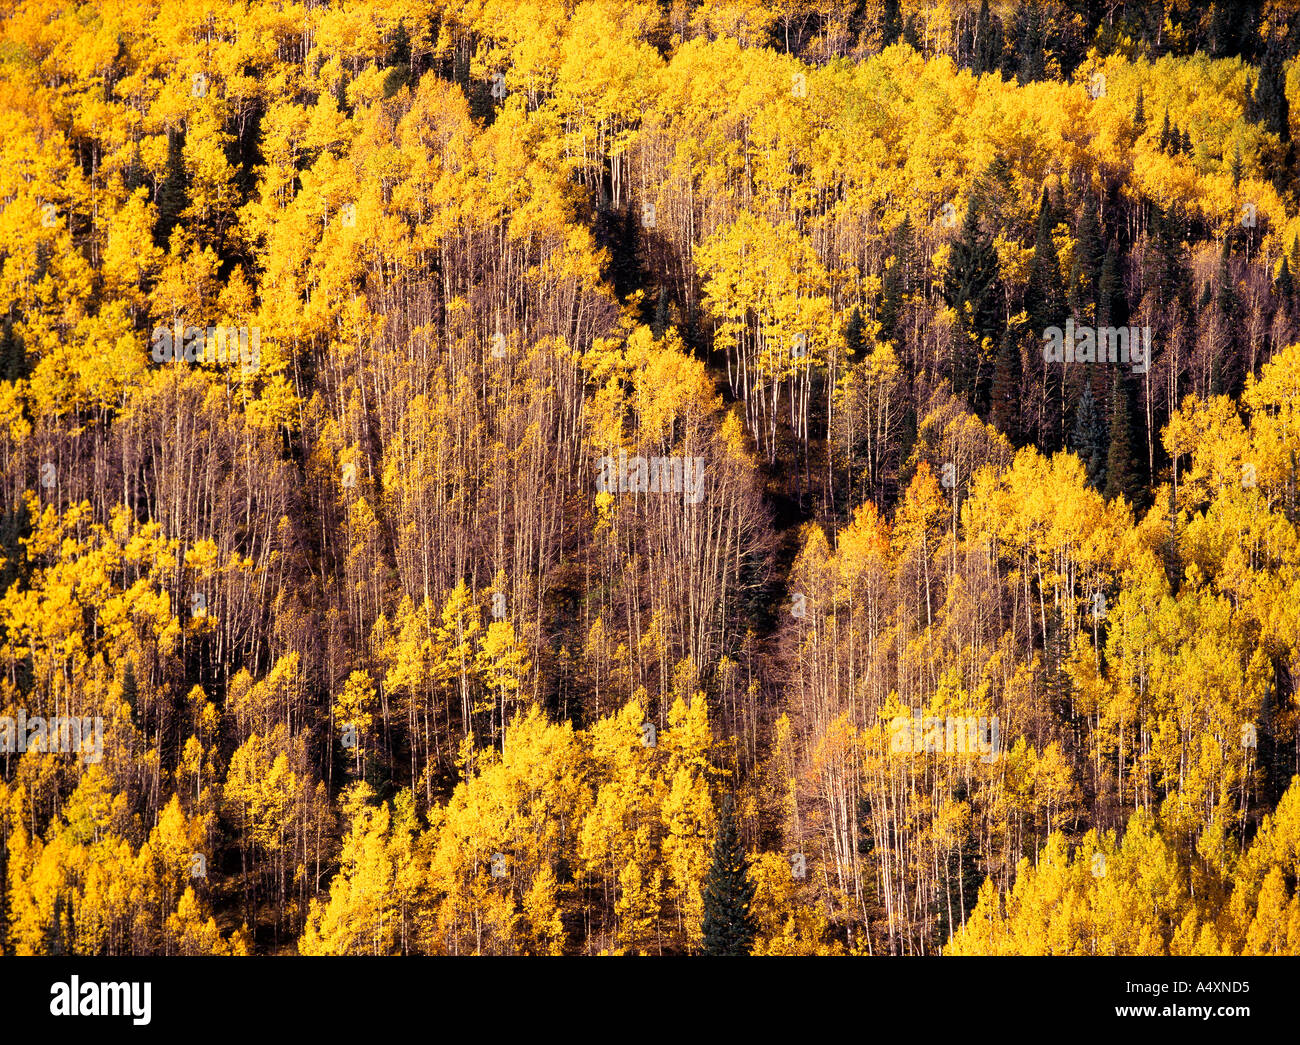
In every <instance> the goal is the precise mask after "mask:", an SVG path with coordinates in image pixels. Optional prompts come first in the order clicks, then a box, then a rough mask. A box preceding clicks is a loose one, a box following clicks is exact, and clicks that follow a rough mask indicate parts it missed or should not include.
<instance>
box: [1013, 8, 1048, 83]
mask: <svg viewBox="0 0 1300 1045" xmlns="http://www.w3.org/2000/svg"><path fill="white" fill-rule="evenodd" d="M1018 30H1019V31H1018V33H1017V36H1018V37H1019V40H1020V45H1019V47H1018V48H1017V53H1018V55H1019V58H1020V63H1019V68H1018V69H1017V71H1016V75H1017V77H1018V78H1019V80H1020V82H1021V83H1022V84H1025V83H1033V82H1034V81H1036V80H1041V79H1043V77H1044V76H1046V75H1047V66H1046V63H1045V60H1044V58H1045V54H1046V47H1047V41H1046V38H1045V34H1044V32H1043V12H1042V11H1041V10H1040V9H1039V8H1038V7H1037V6H1035V5H1034V4H1022V5H1021V7H1020V16H1019V26H1018Z"/></svg>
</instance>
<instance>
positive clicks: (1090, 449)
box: [1070, 382, 1108, 490]
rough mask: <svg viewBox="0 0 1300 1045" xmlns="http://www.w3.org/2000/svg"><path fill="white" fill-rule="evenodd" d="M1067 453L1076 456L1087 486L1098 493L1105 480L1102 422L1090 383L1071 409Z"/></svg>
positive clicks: (1105, 450)
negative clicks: (1086, 478)
mask: <svg viewBox="0 0 1300 1045" xmlns="http://www.w3.org/2000/svg"><path fill="white" fill-rule="evenodd" d="M1070 449H1071V450H1073V451H1074V452H1075V453H1076V454H1078V455H1079V459H1080V460H1081V461H1083V467H1084V469H1085V471H1086V472H1087V476H1088V485H1089V486H1091V487H1092V488H1093V489H1094V490H1100V489H1101V488H1102V486H1103V485H1104V483H1105V478H1106V454H1107V449H1108V448H1107V445H1106V419H1105V418H1104V417H1102V415H1101V410H1100V409H1099V408H1098V405H1097V400H1096V398H1095V397H1094V396H1093V394H1092V384H1091V382H1088V383H1085V384H1084V386H1083V391H1082V392H1081V393H1080V395H1079V402H1078V403H1077V404H1076V406H1075V408H1074V427H1073V428H1072V429H1071V431H1070Z"/></svg>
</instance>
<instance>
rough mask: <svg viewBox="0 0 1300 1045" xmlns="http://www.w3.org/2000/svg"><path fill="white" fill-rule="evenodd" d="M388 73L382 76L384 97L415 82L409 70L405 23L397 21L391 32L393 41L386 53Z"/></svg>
mask: <svg viewBox="0 0 1300 1045" xmlns="http://www.w3.org/2000/svg"><path fill="white" fill-rule="evenodd" d="M388 68H389V72H388V75H387V76H386V77H385V78H384V97H385V98H388V97H391V96H392V95H394V94H396V93H397V92H398V91H400V90H401V89H402V88H403V87H409V86H411V85H412V84H413V83H414V82H415V77H414V76H413V75H412V72H411V37H410V34H409V33H408V32H407V31H406V23H405V22H398V23H397V29H396V31H395V32H394V33H393V43H392V46H391V48H390V49H389V54H388Z"/></svg>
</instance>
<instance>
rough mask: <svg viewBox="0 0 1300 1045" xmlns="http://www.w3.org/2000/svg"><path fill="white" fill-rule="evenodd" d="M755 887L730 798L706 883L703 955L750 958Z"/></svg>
mask: <svg viewBox="0 0 1300 1045" xmlns="http://www.w3.org/2000/svg"><path fill="white" fill-rule="evenodd" d="M753 902H754V886H753V883H751V882H750V880H749V876H748V873H747V868H746V860H745V850H744V848H743V847H742V846H741V844H740V835H739V834H738V833H737V831H736V820H735V816H734V814H733V811H732V801H731V799H730V797H728V798H727V800H726V801H724V802H723V805H722V813H721V816H720V818H719V821H718V836H717V839H716V840H715V841H714V844H713V863H712V865H711V866H710V867H709V873H708V877H707V878H705V880H704V925H703V928H704V953H705V954H707V955H712V956H722V957H737V956H742V955H748V954H749V951H750V948H751V947H752V946H753V944H754V932H755V927H754V918H753V915H752V914H751V913H750V908H751V905H752V904H753Z"/></svg>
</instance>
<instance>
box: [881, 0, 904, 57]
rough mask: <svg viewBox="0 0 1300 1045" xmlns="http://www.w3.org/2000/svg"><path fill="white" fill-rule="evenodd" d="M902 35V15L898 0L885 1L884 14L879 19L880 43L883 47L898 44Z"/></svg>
mask: <svg viewBox="0 0 1300 1045" xmlns="http://www.w3.org/2000/svg"><path fill="white" fill-rule="evenodd" d="M902 35H903V15H902V12H901V11H900V10H899V6H898V0H885V10H884V14H883V15H882V16H881V19H880V43H881V46H883V47H888V46H890V44H896V43H898V38H899V37H900V36H902Z"/></svg>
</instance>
